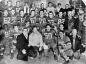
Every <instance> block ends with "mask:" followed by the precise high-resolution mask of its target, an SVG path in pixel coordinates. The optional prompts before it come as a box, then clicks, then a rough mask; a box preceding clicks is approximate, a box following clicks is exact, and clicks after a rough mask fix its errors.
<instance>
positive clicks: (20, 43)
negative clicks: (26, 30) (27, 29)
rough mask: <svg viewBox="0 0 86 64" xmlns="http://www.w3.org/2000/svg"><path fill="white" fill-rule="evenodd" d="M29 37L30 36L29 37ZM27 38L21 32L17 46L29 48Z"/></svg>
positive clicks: (18, 47)
mask: <svg viewBox="0 0 86 64" xmlns="http://www.w3.org/2000/svg"><path fill="white" fill-rule="evenodd" d="M27 39H28V38H27ZM27 39H26V37H25V36H24V34H23V33H22V34H20V35H18V36H17V44H16V48H17V49H18V50H23V49H27V46H28V44H29V43H28V40H27Z"/></svg>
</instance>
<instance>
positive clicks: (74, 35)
mask: <svg viewBox="0 0 86 64" xmlns="http://www.w3.org/2000/svg"><path fill="white" fill-rule="evenodd" d="M72 34H73V38H75V37H76V35H77V30H76V29H74V30H73V31H72Z"/></svg>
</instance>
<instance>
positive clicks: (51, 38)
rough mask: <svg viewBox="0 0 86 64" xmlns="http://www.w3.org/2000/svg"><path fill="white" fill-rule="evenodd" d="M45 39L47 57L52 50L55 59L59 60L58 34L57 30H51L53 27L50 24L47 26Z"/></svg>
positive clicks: (44, 33)
mask: <svg viewBox="0 0 86 64" xmlns="http://www.w3.org/2000/svg"><path fill="white" fill-rule="evenodd" d="M43 35H44V36H43V39H44V43H45V47H44V49H45V50H44V52H45V55H47V54H48V50H50V49H51V50H52V51H53V54H54V59H55V60H58V59H57V55H58V50H57V41H56V36H55V35H57V34H56V32H55V30H53V29H52V28H51V26H50V25H49V24H48V25H46V29H45V30H44V32H43Z"/></svg>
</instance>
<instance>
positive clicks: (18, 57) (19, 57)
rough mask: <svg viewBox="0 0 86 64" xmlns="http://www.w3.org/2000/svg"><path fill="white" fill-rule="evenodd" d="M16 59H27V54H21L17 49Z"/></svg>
mask: <svg viewBox="0 0 86 64" xmlns="http://www.w3.org/2000/svg"><path fill="white" fill-rule="evenodd" d="M17 59H18V60H23V61H28V55H27V54H23V53H22V51H21V50H18V55H17Z"/></svg>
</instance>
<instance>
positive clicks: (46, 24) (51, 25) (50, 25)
mask: <svg viewBox="0 0 86 64" xmlns="http://www.w3.org/2000/svg"><path fill="white" fill-rule="evenodd" d="M47 26H50V27H51V28H54V26H52V25H51V24H49V23H48V24H46V26H45V28H47Z"/></svg>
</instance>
